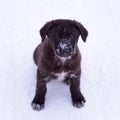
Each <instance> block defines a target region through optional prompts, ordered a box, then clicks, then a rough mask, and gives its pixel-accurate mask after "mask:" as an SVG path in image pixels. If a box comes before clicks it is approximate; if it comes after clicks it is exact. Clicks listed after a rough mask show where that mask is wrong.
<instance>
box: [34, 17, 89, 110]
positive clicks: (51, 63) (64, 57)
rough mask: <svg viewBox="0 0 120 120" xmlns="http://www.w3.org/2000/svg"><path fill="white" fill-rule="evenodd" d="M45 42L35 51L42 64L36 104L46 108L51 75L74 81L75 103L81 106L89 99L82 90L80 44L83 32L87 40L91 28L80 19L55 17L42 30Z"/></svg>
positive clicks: (37, 61)
mask: <svg viewBox="0 0 120 120" xmlns="http://www.w3.org/2000/svg"><path fill="white" fill-rule="evenodd" d="M40 34H41V37H42V43H41V44H40V45H38V47H37V48H36V50H35V52H34V61H35V64H36V65H37V66H38V69H37V85H36V94H35V97H34V99H33V101H32V108H33V109H35V110H41V109H42V108H44V104H45V95H46V92H47V88H46V82H47V81H49V80H51V79H58V80H64V81H65V82H66V83H67V84H68V83H69V84H70V92H71V97H72V102H73V105H74V106H76V107H78V108H80V107H82V106H83V105H84V103H85V99H84V97H83V95H82V93H81V92H80V87H79V85H80V75H81V67H80V66H81V54H80V51H79V49H78V46H77V42H78V38H79V36H80V35H81V37H82V40H83V41H84V42H85V41H86V37H87V35H88V32H87V30H86V29H85V28H84V27H83V25H82V24H81V23H79V22H77V21H74V20H73V21H72V20H61V19H60V20H53V21H50V22H48V23H46V24H45V25H44V26H43V28H42V29H41V30H40Z"/></svg>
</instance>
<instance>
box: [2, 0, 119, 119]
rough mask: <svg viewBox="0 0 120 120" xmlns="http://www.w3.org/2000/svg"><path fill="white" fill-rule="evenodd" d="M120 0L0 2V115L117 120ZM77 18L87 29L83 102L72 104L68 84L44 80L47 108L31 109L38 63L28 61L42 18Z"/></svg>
mask: <svg viewBox="0 0 120 120" xmlns="http://www.w3.org/2000/svg"><path fill="white" fill-rule="evenodd" d="M119 6H120V2H119V0H59V1H57V0H20V1H17V0H1V1H0V120H38V119H40V120H120V93H119V91H120V7H119ZM57 18H68V19H75V20H78V21H81V22H82V23H83V25H84V26H85V27H86V28H87V29H88V31H89V37H88V39H87V43H83V42H82V40H81V38H80V40H79V48H80V50H81V53H82V57H83V59H82V77H81V90H82V93H83V94H84V96H85V98H86V100H87V102H86V104H85V106H84V107H83V108H81V109H77V108H75V107H73V106H72V104H71V98H70V93H69V88H68V87H67V86H66V85H64V84H62V83H59V82H57V81H56V82H55V81H54V82H51V83H49V84H48V92H47V96H46V104H45V109H44V110H42V111H40V112H36V111H33V110H32V109H31V106H30V104H31V101H32V99H33V96H34V94H35V83H36V79H35V78H36V67H35V65H34V63H33V60H32V54H33V51H34V49H35V47H36V46H37V45H38V44H39V43H40V41H41V38H40V36H39V29H40V28H41V27H42V26H43V24H44V23H45V22H46V21H49V20H52V19H57Z"/></svg>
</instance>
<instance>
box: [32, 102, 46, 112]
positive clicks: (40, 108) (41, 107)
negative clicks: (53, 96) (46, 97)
mask: <svg viewBox="0 0 120 120" xmlns="http://www.w3.org/2000/svg"><path fill="white" fill-rule="evenodd" d="M31 106H32V109H33V110H36V111H40V110H42V109H43V108H44V104H39V103H34V102H32V104H31Z"/></svg>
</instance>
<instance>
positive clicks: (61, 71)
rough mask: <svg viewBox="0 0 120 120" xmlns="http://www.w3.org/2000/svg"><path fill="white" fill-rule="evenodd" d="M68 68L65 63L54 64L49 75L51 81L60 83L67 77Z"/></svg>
mask: <svg viewBox="0 0 120 120" xmlns="http://www.w3.org/2000/svg"><path fill="white" fill-rule="evenodd" d="M70 71H71V70H70V67H69V66H68V64H66V63H61V64H56V66H55V67H54V69H53V71H52V72H51V73H50V76H52V79H55V80H58V81H62V80H64V79H66V78H67V77H68V76H69V73H70Z"/></svg>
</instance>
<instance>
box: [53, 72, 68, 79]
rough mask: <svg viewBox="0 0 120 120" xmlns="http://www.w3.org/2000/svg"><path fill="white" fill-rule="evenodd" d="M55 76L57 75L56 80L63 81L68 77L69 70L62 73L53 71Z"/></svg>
mask: <svg viewBox="0 0 120 120" xmlns="http://www.w3.org/2000/svg"><path fill="white" fill-rule="evenodd" d="M52 74H53V75H54V76H55V78H54V79H55V80H58V81H63V80H64V79H66V78H67V76H68V72H64V71H62V72H61V73H56V74H55V73H52Z"/></svg>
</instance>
